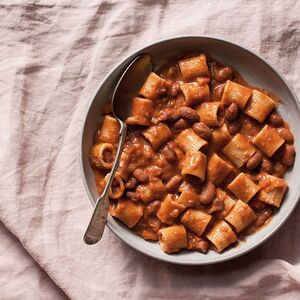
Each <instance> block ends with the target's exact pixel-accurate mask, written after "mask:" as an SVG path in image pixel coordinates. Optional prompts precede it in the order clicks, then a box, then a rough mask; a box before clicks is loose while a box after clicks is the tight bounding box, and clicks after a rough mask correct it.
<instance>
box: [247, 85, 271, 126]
mask: <svg viewBox="0 0 300 300" xmlns="http://www.w3.org/2000/svg"><path fill="white" fill-rule="evenodd" d="M274 107H276V102H275V101H274V100H273V99H272V98H270V97H269V96H267V95H266V94H264V93H261V92H259V91H257V90H253V91H252V96H251V98H250V100H249V101H248V103H247V106H246V108H245V109H244V113H245V114H247V115H248V116H250V117H252V118H254V119H256V120H257V121H259V122H260V123H263V122H264V120H265V119H266V117H267V116H268V115H269V114H270V112H271V111H272V110H273V108H274Z"/></svg>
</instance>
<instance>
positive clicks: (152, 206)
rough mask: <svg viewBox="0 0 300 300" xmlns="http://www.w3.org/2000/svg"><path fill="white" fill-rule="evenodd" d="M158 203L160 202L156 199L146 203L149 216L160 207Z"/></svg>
mask: <svg viewBox="0 0 300 300" xmlns="http://www.w3.org/2000/svg"><path fill="white" fill-rule="evenodd" d="M160 204H161V202H160V201H158V200H155V201H153V202H151V203H150V204H148V206H147V213H148V215H149V216H153V215H155V214H156V212H157V211H158V209H159V207H160Z"/></svg>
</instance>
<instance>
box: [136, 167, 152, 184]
mask: <svg viewBox="0 0 300 300" xmlns="http://www.w3.org/2000/svg"><path fill="white" fill-rule="evenodd" d="M132 175H133V177H135V179H137V180H138V181H139V182H141V183H147V182H148V180H149V176H148V174H147V173H146V171H145V170H142V169H136V170H134V171H133V173H132Z"/></svg>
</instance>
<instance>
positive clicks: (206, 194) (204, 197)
mask: <svg viewBox="0 0 300 300" xmlns="http://www.w3.org/2000/svg"><path fill="white" fill-rule="evenodd" d="M215 197H216V187H215V186H214V184H212V183H211V182H209V183H207V185H206V186H205V187H204V189H203V191H202V193H201V194H200V202H201V203H202V204H209V203H211V202H212V201H213V200H214V199H215Z"/></svg>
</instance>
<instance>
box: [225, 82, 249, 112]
mask: <svg viewBox="0 0 300 300" xmlns="http://www.w3.org/2000/svg"><path fill="white" fill-rule="evenodd" d="M251 92H252V91H251V89H249V88H247V87H245V86H243V85H240V84H237V83H235V82H233V81H230V80H227V81H226V84H225V88H224V92H223V96H222V102H223V103H224V104H225V105H230V104H232V103H236V104H237V105H238V107H239V108H240V109H243V108H244V107H245V105H246V104H247V102H248V100H249V98H250V96H251Z"/></svg>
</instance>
